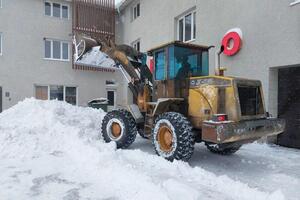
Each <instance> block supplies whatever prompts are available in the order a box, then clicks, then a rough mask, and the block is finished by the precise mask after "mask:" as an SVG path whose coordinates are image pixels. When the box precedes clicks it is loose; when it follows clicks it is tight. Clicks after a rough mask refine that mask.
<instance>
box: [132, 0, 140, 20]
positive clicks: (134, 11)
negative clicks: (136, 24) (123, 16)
mask: <svg viewBox="0 0 300 200" xmlns="http://www.w3.org/2000/svg"><path fill="white" fill-rule="evenodd" d="M139 16H141V6H140V3H137V4H135V5H134V6H133V7H132V20H135V19H136V18H138V17H139Z"/></svg>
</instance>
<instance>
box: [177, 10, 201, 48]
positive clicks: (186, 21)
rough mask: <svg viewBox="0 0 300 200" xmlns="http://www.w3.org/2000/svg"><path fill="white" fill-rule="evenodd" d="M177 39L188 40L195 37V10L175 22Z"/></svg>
mask: <svg viewBox="0 0 300 200" xmlns="http://www.w3.org/2000/svg"><path fill="white" fill-rule="evenodd" d="M177 32H178V34H177V35H178V36H177V39H178V40H180V41H183V42H188V41H191V40H194V39H196V12H191V13H188V14H187V15H184V16H183V17H181V18H179V19H178V22H177Z"/></svg>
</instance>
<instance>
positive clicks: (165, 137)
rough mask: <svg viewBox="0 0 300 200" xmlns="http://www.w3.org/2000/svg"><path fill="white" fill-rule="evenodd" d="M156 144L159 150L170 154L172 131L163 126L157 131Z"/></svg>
mask: <svg viewBox="0 0 300 200" xmlns="http://www.w3.org/2000/svg"><path fill="white" fill-rule="evenodd" d="M157 139H158V143H159V146H160V149H161V150H162V151H164V152H171V151H172V149H173V134H172V130H171V129H170V128H169V127H168V126H166V125H164V126H162V127H160V128H159V130H158V138H157Z"/></svg>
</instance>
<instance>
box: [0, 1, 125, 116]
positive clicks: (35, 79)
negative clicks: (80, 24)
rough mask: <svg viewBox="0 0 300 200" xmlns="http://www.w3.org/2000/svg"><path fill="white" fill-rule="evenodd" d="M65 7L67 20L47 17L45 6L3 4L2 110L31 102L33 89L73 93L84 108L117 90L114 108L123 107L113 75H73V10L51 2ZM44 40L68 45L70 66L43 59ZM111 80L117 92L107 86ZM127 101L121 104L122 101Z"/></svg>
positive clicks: (116, 76)
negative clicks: (67, 88)
mask: <svg viewBox="0 0 300 200" xmlns="http://www.w3.org/2000/svg"><path fill="white" fill-rule="evenodd" d="M50 2H57V3H63V4H64V5H68V6H69V19H61V18H55V17H49V16H46V15H45V5H44V3H45V1H43V0H26V1H24V0H3V1H2V8H0V33H2V55H0V87H2V108H3V110H4V109H7V108H9V107H11V106H13V105H15V104H16V103H17V102H18V101H21V100H23V99H24V98H27V97H35V94H36V93H35V86H36V85H39V86H51V85H59V86H71V87H77V105H79V106H86V105H87V102H88V101H89V100H91V99H93V98H99V97H106V95H107V90H115V91H116V97H115V99H116V100H115V104H116V106H117V105H118V104H122V103H124V102H123V101H126V97H127V95H123V91H124V90H123V89H124V85H123V84H121V83H122V81H120V80H122V76H121V74H120V73H119V72H118V71H116V72H94V71H83V70H74V69H72V56H71V54H72V52H71V48H72V17H71V16H72V13H71V12H72V8H71V4H70V1H50ZM44 38H50V39H57V40H61V41H66V42H68V43H69V60H68V61H55V60H47V59H45V58H44V57H45V56H44V55H45V44H44ZM107 80H109V81H111V80H114V81H115V83H116V84H115V86H111V85H110V86H107V85H106V81H107ZM124 98H125V99H124Z"/></svg>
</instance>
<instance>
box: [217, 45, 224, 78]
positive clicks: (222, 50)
mask: <svg viewBox="0 0 300 200" xmlns="http://www.w3.org/2000/svg"><path fill="white" fill-rule="evenodd" d="M223 52H224V46H223V45H222V46H221V48H220V50H219V51H217V52H216V67H215V75H216V76H224V70H221V54H222V53H223Z"/></svg>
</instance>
